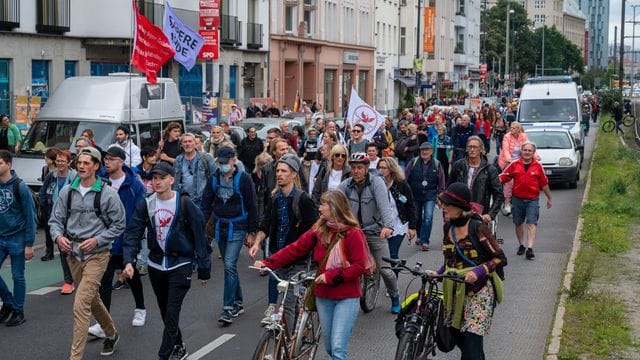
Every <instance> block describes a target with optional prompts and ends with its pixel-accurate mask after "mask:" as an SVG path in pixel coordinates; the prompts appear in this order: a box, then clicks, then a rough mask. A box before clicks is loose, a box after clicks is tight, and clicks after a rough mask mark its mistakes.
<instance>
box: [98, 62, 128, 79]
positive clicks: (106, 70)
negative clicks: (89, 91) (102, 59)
mask: <svg viewBox="0 0 640 360" xmlns="http://www.w3.org/2000/svg"><path fill="white" fill-rule="evenodd" d="M115 72H129V65H128V64H115V63H97V62H93V61H92V62H91V76H107V75H109V74H110V73H115Z"/></svg>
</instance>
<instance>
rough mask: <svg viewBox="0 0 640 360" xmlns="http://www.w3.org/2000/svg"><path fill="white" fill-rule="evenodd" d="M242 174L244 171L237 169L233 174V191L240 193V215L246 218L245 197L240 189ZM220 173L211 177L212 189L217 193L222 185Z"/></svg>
mask: <svg viewBox="0 0 640 360" xmlns="http://www.w3.org/2000/svg"><path fill="white" fill-rule="evenodd" d="M241 175H242V172H240V171H237V172H236V174H235V175H234V176H233V192H234V193H236V194H238V196H240V204H241V207H242V215H240V217H242V218H244V219H246V217H247V210H246V208H245V206H244V197H243V196H242V192H241V191H240V176H241ZM219 178H220V174H217V175H215V176H212V177H211V189H212V190H213V193H214V194H215V193H217V192H218V188H219V187H220V180H219Z"/></svg>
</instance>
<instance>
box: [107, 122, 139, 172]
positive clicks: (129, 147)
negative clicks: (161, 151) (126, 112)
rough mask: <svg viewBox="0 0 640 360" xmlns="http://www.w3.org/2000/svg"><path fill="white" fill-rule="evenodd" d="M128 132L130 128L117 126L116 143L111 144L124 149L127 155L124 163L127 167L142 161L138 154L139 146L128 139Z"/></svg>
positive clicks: (129, 132)
mask: <svg viewBox="0 0 640 360" xmlns="http://www.w3.org/2000/svg"><path fill="white" fill-rule="evenodd" d="M130 134H131V130H129V128H128V127H126V126H124V125H122V126H119V127H118V129H117V130H116V143H115V144H113V145H117V146H119V147H120V148H121V149H122V150H124V153H125V154H126V156H127V158H126V159H125V164H127V166H129V167H134V166H138V165H140V163H142V156H140V148H139V147H138V146H137V145H136V144H134V143H133V141H131V139H129V135H130Z"/></svg>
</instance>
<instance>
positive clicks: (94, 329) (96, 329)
mask: <svg viewBox="0 0 640 360" xmlns="http://www.w3.org/2000/svg"><path fill="white" fill-rule="evenodd" d="M89 335H93V336H95V337H97V338H99V339H106V338H107V334H105V333H104V330H102V328H101V327H100V324H95V325H93V326H91V327H89Z"/></svg>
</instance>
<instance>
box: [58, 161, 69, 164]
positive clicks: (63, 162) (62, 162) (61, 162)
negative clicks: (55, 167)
mask: <svg viewBox="0 0 640 360" xmlns="http://www.w3.org/2000/svg"><path fill="white" fill-rule="evenodd" d="M66 163H67V160H56V164H66Z"/></svg>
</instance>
